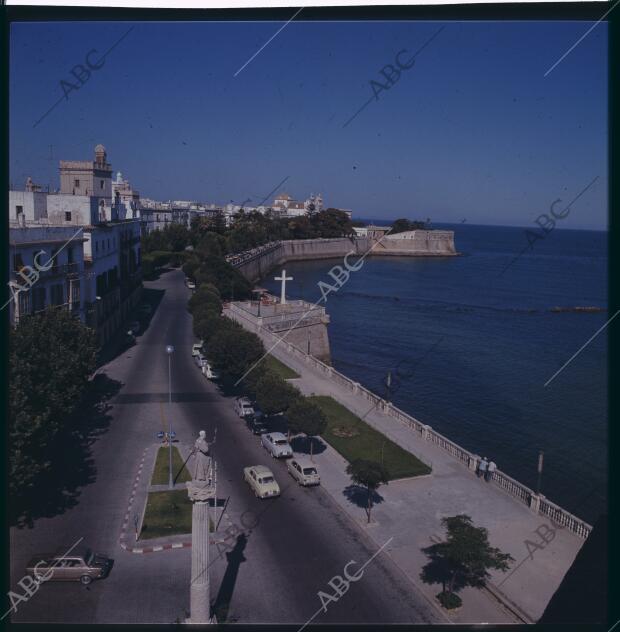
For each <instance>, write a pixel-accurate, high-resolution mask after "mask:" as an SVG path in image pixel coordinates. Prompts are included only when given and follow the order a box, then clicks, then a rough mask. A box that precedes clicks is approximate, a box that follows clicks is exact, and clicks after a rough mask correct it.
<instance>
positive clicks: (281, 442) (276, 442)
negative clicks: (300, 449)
mask: <svg viewBox="0 0 620 632" xmlns="http://www.w3.org/2000/svg"><path fill="white" fill-rule="evenodd" d="M260 442H261V444H262V446H263V448H265V450H267V452H269V453H270V454H271V456H272V457H273V458H274V459H279V458H280V457H285V458H286V457H288V456H293V448H291V446H290V444H289V442H288V441H287V440H286V437H285V436H284V435H283V434H282V433H281V432H270V433H267V434H264V435H262V436H261V438H260Z"/></svg>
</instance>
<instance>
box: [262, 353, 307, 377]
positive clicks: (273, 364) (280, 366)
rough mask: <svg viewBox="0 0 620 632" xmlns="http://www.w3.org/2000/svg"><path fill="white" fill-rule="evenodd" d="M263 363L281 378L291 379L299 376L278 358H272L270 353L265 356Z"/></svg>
mask: <svg viewBox="0 0 620 632" xmlns="http://www.w3.org/2000/svg"><path fill="white" fill-rule="evenodd" d="M264 363H265V366H266V367H267V368H268V369H269V370H270V371H273V372H274V373H275V374H276V375H279V376H280V377H281V378H282V379H283V380H293V379H295V378H298V377H299V373H296V372H295V371H293V369H291V368H289V367H288V366H286V364H284V362H280V360H278V359H277V358H274V357H273V356H272V355H268V356H266V357H265V360H264Z"/></svg>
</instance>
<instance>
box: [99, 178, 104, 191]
mask: <svg viewBox="0 0 620 632" xmlns="http://www.w3.org/2000/svg"><path fill="white" fill-rule="evenodd" d="M99 188H101V189H103V180H100V181H99Z"/></svg>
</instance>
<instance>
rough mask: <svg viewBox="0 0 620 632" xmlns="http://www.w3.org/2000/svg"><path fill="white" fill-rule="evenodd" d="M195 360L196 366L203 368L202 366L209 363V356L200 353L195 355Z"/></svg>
mask: <svg viewBox="0 0 620 632" xmlns="http://www.w3.org/2000/svg"><path fill="white" fill-rule="evenodd" d="M194 362H195V363H196V366H198V367H199V368H201V369H202V367H203V366H204V365H205V364H206V363H207V358H205V357H204V356H203V355H202V353H199V354H198V355H196V356H194Z"/></svg>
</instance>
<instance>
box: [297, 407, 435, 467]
mask: <svg viewBox="0 0 620 632" xmlns="http://www.w3.org/2000/svg"><path fill="white" fill-rule="evenodd" d="M308 400H310V401H311V402H313V403H314V404H316V405H317V406H319V407H320V408H321V410H322V411H323V413H324V414H325V416H326V417H327V429H326V430H325V433H324V434H323V435H322V438H323V439H325V441H327V442H328V443H329V444H330V445H331V446H332V447H333V448H334V449H336V450H337V451H338V452H339V453H340V454H341V455H342V456H343V457H344V458H345V459H346V460H347V461H349V462H351V461H353V460H354V459H368V460H370V461H378V462H379V463H381V461H382V459H383V465H384V466H385V467H386V468H387V470H388V472H389V473H390V480H394V479H398V478H408V477H411V476H421V475H423V474H430V472H431V468H430V467H428V465H426V464H425V463H422V461H420V460H419V459H418V458H416V457H415V456H414V455H413V454H411V452H407V450H404V449H403V448H401V447H400V446H399V445H397V444H396V443H394V442H393V441H392V440H390V439H388V438H387V437H386V436H385V435H382V434H381V433H380V432H378V431H377V430H375V429H374V428H372V427H371V426H369V425H368V424H367V423H365V422H364V421H362V420H361V419H360V418H359V417H358V416H357V415H354V414H353V413H352V412H351V411H350V410H348V409H347V408H345V407H344V406H342V405H341V404H339V403H338V402H337V401H336V400H334V399H332V398H331V397H327V396H324V395H315V396H312V397H308Z"/></svg>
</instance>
